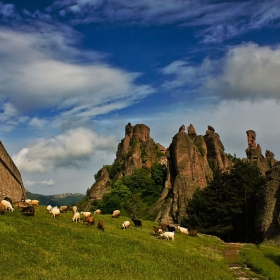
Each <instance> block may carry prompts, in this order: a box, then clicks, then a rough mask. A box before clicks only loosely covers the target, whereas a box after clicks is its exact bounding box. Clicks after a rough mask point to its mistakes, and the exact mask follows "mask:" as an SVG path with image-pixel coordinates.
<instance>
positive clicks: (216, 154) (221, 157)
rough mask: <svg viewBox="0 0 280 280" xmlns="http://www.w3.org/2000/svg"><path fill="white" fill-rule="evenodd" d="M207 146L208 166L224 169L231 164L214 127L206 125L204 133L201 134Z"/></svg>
mask: <svg viewBox="0 0 280 280" xmlns="http://www.w3.org/2000/svg"><path fill="white" fill-rule="evenodd" d="M203 138H204V140H205V143H206V146H207V160H208V163H209V165H210V167H211V168H212V169H213V168H220V169H225V168H228V167H230V166H231V165H232V162H231V161H230V160H229V158H228V157H227V155H226V153H225V152H224V151H225V148H224V145H223V143H222V142H221V140H220V136H219V134H217V133H215V129H214V128H213V127H212V126H210V125H208V129H207V131H206V134H205V135H204V136H203Z"/></svg>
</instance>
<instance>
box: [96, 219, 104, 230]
mask: <svg viewBox="0 0 280 280" xmlns="http://www.w3.org/2000/svg"><path fill="white" fill-rule="evenodd" d="M97 228H98V229H100V230H103V231H104V224H103V221H101V220H100V221H99V222H98V225H97Z"/></svg>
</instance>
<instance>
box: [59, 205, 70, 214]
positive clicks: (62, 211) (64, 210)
mask: <svg viewBox="0 0 280 280" xmlns="http://www.w3.org/2000/svg"><path fill="white" fill-rule="evenodd" d="M67 209H68V206H66V205H63V206H60V208H59V210H60V212H61V213H67Z"/></svg>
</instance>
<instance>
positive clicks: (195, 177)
mask: <svg viewBox="0 0 280 280" xmlns="http://www.w3.org/2000/svg"><path fill="white" fill-rule="evenodd" d="M166 155H167V158H168V178H167V181H166V183H165V190H164V191H163V193H162V195H161V197H160V198H159V200H158V201H157V203H156V206H155V207H154V208H155V209H157V210H158V215H157V218H156V221H157V222H166V223H172V222H173V223H180V221H181V220H182V219H184V218H185V217H186V206H187V203H188V200H189V199H190V198H191V197H192V195H193V193H194V192H195V190H196V189H197V188H199V189H202V188H205V187H206V186H207V183H208V181H209V180H211V177H212V169H213V168H215V167H219V168H221V169H224V168H227V167H229V166H231V164H232V163H231V161H230V160H229V159H228V157H227V155H226V153H225V152H224V146H223V144H222V142H221V140H220V137H219V135H218V134H217V133H215V130H214V128H213V127H211V126H208V129H207V131H206V134H205V135H204V136H201V135H197V134H196V131H195V128H194V127H193V125H192V124H190V125H189V127H188V133H186V131H185V126H184V125H182V126H181V127H180V128H179V132H178V133H177V134H176V135H175V136H174V137H173V139H172V143H171V144H170V146H169V148H168V151H167V153H166ZM168 189H170V191H167V190H168Z"/></svg>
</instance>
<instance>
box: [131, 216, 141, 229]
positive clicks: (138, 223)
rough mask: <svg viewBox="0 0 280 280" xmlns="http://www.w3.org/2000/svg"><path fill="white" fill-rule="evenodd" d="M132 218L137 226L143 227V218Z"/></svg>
mask: <svg viewBox="0 0 280 280" xmlns="http://www.w3.org/2000/svg"><path fill="white" fill-rule="evenodd" d="M131 220H132V222H133V223H134V226H136V227H142V222H141V220H139V219H134V218H132V219H131Z"/></svg>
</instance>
